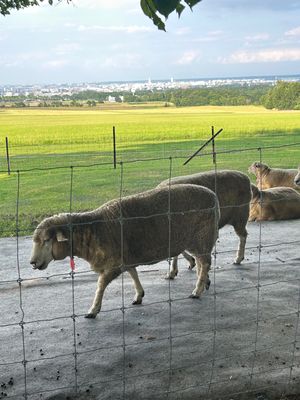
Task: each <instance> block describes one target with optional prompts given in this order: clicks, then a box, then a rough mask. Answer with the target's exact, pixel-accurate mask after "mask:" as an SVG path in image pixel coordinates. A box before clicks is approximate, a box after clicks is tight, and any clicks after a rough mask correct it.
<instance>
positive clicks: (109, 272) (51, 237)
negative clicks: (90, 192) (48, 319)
mask: <svg viewBox="0 0 300 400" xmlns="http://www.w3.org/2000/svg"><path fill="white" fill-rule="evenodd" d="M218 221H219V205H218V200H217V197H216V195H215V194H214V193H213V192H212V191H211V190H209V189H206V188H203V187H199V186H195V185H174V186H172V187H171V188H168V187H164V188H159V189H154V190H149V191H146V192H143V193H139V194H136V195H132V196H127V197H124V198H122V199H117V200H112V201H110V202H108V203H106V204H104V205H103V206H102V207H100V208H97V209H96V210H93V211H90V212H84V213H74V214H59V215H54V216H52V217H49V218H46V219H44V220H43V221H42V222H41V223H40V224H39V225H38V226H37V228H36V230H35V232H34V235H33V248H32V255H31V260H30V263H31V264H32V266H33V268H34V269H40V270H43V269H45V268H47V266H48V264H49V263H50V261H52V260H62V259H64V258H66V257H67V256H77V257H80V258H83V259H84V260H86V261H88V262H89V264H90V266H91V268H92V269H93V270H94V271H95V272H97V273H99V279H98V285H97V290H96V293H95V297H94V302H93V304H92V306H91V308H90V309H89V311H88V314H87V315H86V317H88V318H95V317H96V315H97V314H98V313H99V311H100V309H101V304H102V298H103V294H104V291H105V288H106V286H107V285H108V284H109V283H110V282H111V281H112V280H113V279H115V278H117V277H118V276H119V275H120V274H121V273H122V272H123V271H128V272H129V273H130V275H131V277H132V279H133V281H134V285H135V290H136V296H135V299H134V303H135V304H136V303H141V302H142V297H143V296H144V291H143V288H142V285H141V283H140V281H139V279H138V275H137V272H136V269H135V267H136V266H138V265H141V264H154V263H157V262H159V261H162V260H165V259H167V258H169V257H174V256H178V255H179V254H180V253H182V252H183V251H184V250H187V251H189V252H190V253H191V254H192V255H193V256H194V257H195V259H196V264H197V272H198V277H197V282H196V287H195V289H194V290H193V292H192V297H199V296H200V294H201V293H202V292H203V290H204V288H205V286H206V283H207V280H208V271H209V269H210V265H211V252H212V249H213V246H214V244H215V241H216V238H217V232H218V229H217V226H218Z"/></svg>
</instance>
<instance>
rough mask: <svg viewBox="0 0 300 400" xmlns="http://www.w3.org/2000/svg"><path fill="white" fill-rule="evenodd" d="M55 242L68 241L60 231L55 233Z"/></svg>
mask: <svg viewBox="0 0 300 400" xmlns="http://www.w3.org/2000/svg"><path fill="white" fill-rule="evenodd" d="M56 240H57V241H58V242H67V241H68V240H69V239H68V238H67V237H66V236H65V235H64V234H63V233H62V231H57V232H56Z"/></svg>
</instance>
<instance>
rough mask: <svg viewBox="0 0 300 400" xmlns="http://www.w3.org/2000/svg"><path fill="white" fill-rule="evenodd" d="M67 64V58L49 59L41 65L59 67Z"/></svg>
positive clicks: (50, 67)
mask: <svg viewBox="0 0 300 400" xmlns="http://www.w3.org/2000/svg"><path fill="white" fill-rule="evenodd" d="M68 64H69V62H68V61H67V60H59V59H58V60H49V61H46V62H45V63H44V64H43V67H44V68H49V69H60V68H62V67H65V66H66V65H68Z"/></svg>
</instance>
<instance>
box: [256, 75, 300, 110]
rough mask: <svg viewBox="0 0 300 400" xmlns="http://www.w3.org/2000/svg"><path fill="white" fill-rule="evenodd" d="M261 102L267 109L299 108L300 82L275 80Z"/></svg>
mask: <svg viewBox="0 0 300 400" xmlns="http://www.w3.org/2000/svg"><path fill="white" fill-rule="evenodd" d="M262 104H263V105H264V106H265V107H266V108H269V109H272V108H277V109H278V110H300V82H284V81H279V82H277V84H276V85H275V86H274V87H273V88H272V89H270V90H269V91H268V93H267V94H266V95H265V96H264V97H263V99H262Z"/></svg>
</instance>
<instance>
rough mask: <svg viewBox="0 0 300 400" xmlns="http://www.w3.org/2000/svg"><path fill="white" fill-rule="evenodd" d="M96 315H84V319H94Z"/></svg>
mask: <svg viewBox="0 0 300 400" xmlns="http://www.w3.org/2000/svg"><path fill="white" fill-rule="evenodd" d="M96 315H97V314H92V313H89V314H85V316H84V318H89V319H95V318H96Z"/></svg>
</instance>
